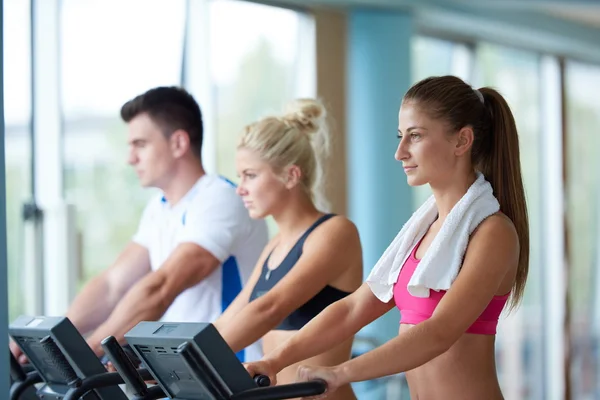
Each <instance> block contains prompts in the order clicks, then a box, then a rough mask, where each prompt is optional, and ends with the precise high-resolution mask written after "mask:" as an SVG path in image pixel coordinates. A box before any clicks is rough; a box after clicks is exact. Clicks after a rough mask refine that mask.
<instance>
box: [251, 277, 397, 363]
mask: <svg viewBox="0 0 600 400" xmlns="http://www.w3.org/2000/svg"><path fill="white" fill-rule="evenodd" d="M392 307H394V302H393V301H390V302H388V303H382V302H381V301H379V299H378V298H377V297H375V295H374V294H373V292H372V291H371V289H370V288H369V286H368V285H367V284H366V283H363V284H362V286H361V287H360V288H359V289H358V290H357V291H356V292H354V293H352V294H351V295H350V296H348V297H346V298H345V299H343V300H340V301H338V302H336V303H333V304H332V305H330V306H329V307H327V308H326V309H325V310H323V312H321V313H320V314H319V315H317V316H316V317H315V318H314V319H312V320H311V321H310V322H309V323H308V324H306V325H305V326H304V327H303V328H302V329H301V330H300V331H298V333H296V334H295V335H294V336H292V337H291V338H290V339H289V340H287V341H286V342H285V343H283V344H282V345H281V346H279V347H278V348H276V349H275V350H274V351H273V352H271V353H270V354H267V355H266V357H265V358H264V360H263V361H265V362H267V363H268V364H269V367H270V369H271V371H269V372H271V373H274V374H277V373H278V372H279V371H281V370H282V369H284V368H285V367H287V366H289V365H292V364H294V363H297V362H299V361H302V360H306V359H307V358H310V357H314V356H316V355H318V354H321V353H323V352H325V351H327V350H329V349H331V348H332V347H335V346H336V345H337V344H339V343H342V342H344V341H345V340H346V339H348V338H349V337H351V336H353V335H355V334H356V333H357V332H358V331H359V330H360V329H362V328H363V327H364V326H365V325H367V324H369V323H371V322H373V321H374V320H376V319H377V318H379V317H381V316H382V315H383V314H385V313H386V312H388V311H389V310H390V309H391V308H392ZM248 368H249V370H251V369H252V366H251V364H249V365H248Z"/></svg>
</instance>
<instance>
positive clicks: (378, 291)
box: [366, 172, 500, 303]
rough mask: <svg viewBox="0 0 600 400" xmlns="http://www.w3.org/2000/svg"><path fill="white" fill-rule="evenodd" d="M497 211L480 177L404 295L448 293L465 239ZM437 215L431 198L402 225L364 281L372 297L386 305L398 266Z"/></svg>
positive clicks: (487, 185)
mask: <svg viewBox="0 0 600 400" xmlns="http://www.w3.org/2000/svg"><path fill="white" fill-rule="evenodd" d="M499 209H500V204H499V203H498V200H497V199H496V198H495V197H494V193H493V190H492V186H491V185H490V183H489V182H488V181H486V180H485V178H484V176H483V174H482V173H480V172H477V179H476V180H475V182H474V183H473V184H472V185H471V187H470V188H469V190H468V191H467V193H466V194H465V195H464V196H463V197H462V198H461V199H460V200H459V201H458V203H456V205H455V206H454V207H453V208H452V210H451V211H450V214H448V216H447V217H446V220H445V221H444V223H443V224H442V227H441V229H440V231H439V232H438V234H437V235H436V236H435V239H434V240H433V242H432V243H431V245H430V247H429V248H428V249H427V251H426V252H425V255H424V256H423V259H422V260H421V261H420V262H419V265H418V266H417V269H416V270H415V272H414V274H413V276H412V278H411V279H410V281H409V283H408V292H409V293H410V294H411V295H413V296H416V297H429V291H430V290H436V291H438V290H448V289H450V285H451V284H452V282H453V281H454V279H456V276H457V275H458V272H459V270H460V267H461V265H462V261H463V257H464V254H465V251H466V249H467V244H468V242H469V237H470V235H471V233H473V231H474V230H475V228H477V226H478V225H479V224H480V223H481V222H482V221H483V220H484V219H485V218H487V217H488V216H490V215H492V214H495V213H496V212H498V210H499ZM437 215H438V211H437V206H436V204H435V199H434V197H433V196H431V197H429V199H427V201H425V203H424V204H423V205H422V206H421V207H419V209H418V210H417V211H415V212H414V214H413V215H412V216H411V217H410V219H409V220H408V221H407V222H406V223H405V224H404V226H403V227H402V229H401V230H400V232H399V233H398V235H397V236H396V238H395V239H394V240H393V241H392V243H391V244H390V245H389V246H388V248H387V249H386V251H385V252H384V253H383V255H382V256H381V258H380V259H379V261H377V264H375V267H373V270H372V271H371V273H370V274H369V277H368V278H367V281H366V282H367V283H368V285H369V287H370V288H371V290H372V291H373V294H375V296H377V298H378V299H379V300H381V301H382V302H384V303H386V302H388V301H390V300H391V299H392V297H393V290H394V284H395V283H396V281H397V280H398V276H399V275H400V270H401V269H402V265H404V262H405V261H406V259H407V258H408V256H409V255H410V253H411V251H412V250H413V248H414V247H415V245H416V244H417V243H418V241H419V240H421V238H423V236H424V235H425V233H427V231H428V230H429V227H430V226H431V224H432V223H433V222H434V221H435V220H436V218H437Z"/></svg>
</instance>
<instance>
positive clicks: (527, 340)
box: [475, 44, 560, 399]
mask: <svg viewBox="0 0 600 400" xmlns="http://www.w3.org/2000/svg"><path fill="white" fill-rule="evenodd" d="M539 75H540V60H539V57H538V55H536V54H533V53H529V52H524V51H519V50H515V49H510V48H505V47H500V46H495V45H490V44H481V45H480V46H478V48H477V54H476V79H475V83H476V87H481V86H492V87H494V88H496V89H497V90H498V91H500V93H501V94H502V95H503V96H504V97H505V99H506V100H507V102H508V103H509V106H510V107H511V110H512V112H513V114H514V116H515V119H516V123H517V128H518V130H519V138H520V143H519V145H520V152H521V168H522V173H523V180H524V185H525V194H526V199H527V205H528V212H529V229H530V241H531V246H530V263H529V278H528V281H527V287H526V290H525V296H524V299H523V302H522V304H521V306H520V308H519V309H518V310H517V311H513V312H512V313H511V314H510V315H509V316H506V317H505V318H504V319H502V320H501V323H500V325H499V336H498V340H497V355H498V360H497V362H498V372H499V375H500V378H501V384H502V386H503V388H504V390H505V392H506V393H518V395H519V396H521V397H520V398H522V399H542V398H543V388H544V373H543V360H544V358H543V355H544V353H543V347H542V346H543V342H544V320H543V297H542V296H543V293H542V285H543V268H542V265H541V252H542V249H543V248H542V242H541V241H542V237H541V230H540V226H541V217H542V214H541V210H542V205H543V204H542V193H541V186H540V184H541V176H542V175H541V174H542V170H541V168H540V165H541V164H540V163H541V158H540V157H541V155H540V149H541V143H542V142H541V140H542V134H541V131H540V126H541V125H540V107H541V106H540V101H541V100H540V82H539ZM557 179H560V177H557Z"/></svg>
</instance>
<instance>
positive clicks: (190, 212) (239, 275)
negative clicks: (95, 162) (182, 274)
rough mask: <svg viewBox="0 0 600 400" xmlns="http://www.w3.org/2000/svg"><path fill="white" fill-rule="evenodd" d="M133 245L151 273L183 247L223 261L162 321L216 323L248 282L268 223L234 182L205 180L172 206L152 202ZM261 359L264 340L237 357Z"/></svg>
mask: <svg viewBox="0 0 600 400" xmlns="http://www.w3.org/2000/svg"><path fill="white" fill-rule="evenodd" d="M133 241H134V242H136V243H138V244H140V245H142V246H144V247H146V248H147V249H148V251H149V253H150V263H151V266H152V270H153V271H155V270H157V269H158V268H160V267H161V266H162V265H163V263H164V262H165V260H166V259H167V258H168V257H169V256H170V254H171V253H172V252H173V250H175V248H176V247H177V246H178V245H179V244H181V243H195V244H197V245H199V246H201V247H202V248H204V249H205V250H207V251H209V252H210V253H211V254H213V255H214V256H215V257H216V258H217V259H218V260H219V261H221V265H220V266H219V267H218V268H217V269H216V270H215V271H213V272H212V273H211V274H210V275H209V276H207V277H206V278H204V279H203V280H202V281H201V282H200V283H198V284H197V285H195V286H193V287H191V288H189V289H187V290H185V291H184V292H182V293H181V294H179V296H177V297H176V298H175V301H174V302H173V303H172V304H171V306H170V307H169V308H168V309H167V311H166V312H165V314H164V315H163V316H162V318H161V321H168V322H214V321H215V320H216V319H217V318H218V317H219V316H220V315H221V313H222V312H223V311H224V310H225V309H226V308H227V307H228V306H229V304H230V303H231V302H232V301H233V299H235V297H236V296H237V295H238V293H239V292H240V291H241V289H242V287H243V285H245V284H246V283H247V282H248V278H249V277H250V275H251V273H252V270H253V269H254V266H255V265H256V262H257V260H258V258H259V256H260V254H261V252H262V250H263V248H264V247H265V245H266V244H267V241H268V232H267V225H266V223H265V222H264V220H254V219H252V218H250V216H249V215H248V211H247V210H246V209H245V207H244V205H243V202H242V200H241V199H240V197H239V196H238V195H237V194H236V193H235V185H234V184H233V183H231V182H229V181H228V180H226V179H225V178H222V177H219V176H216V175H204V176H202V177H201V178H200V179H199V180H198V182H196V184H195V185H194V186H193V187H192V188H191V189H190V190H189V191H188V193H187V194H186V195H185V196H184V197H183V198H182V199H181V200H180V201H179V202H178V203H177V204H175V206H173V207H171V206H170V205H169V204H168V202H167V200H166V199H165V197H164V196H162V195H159V196H157V197H156V198H154V199H152V200H151V201H150V202H149V203H148V205H147V206H146V209H145V210H144V213H143V214H142V219H141V221H140V224H139V228H138V231H137V233H136V234H135V235H134V237H133ZM261 356H262V349H261V346H260V341H259V342H257V343H255V344H253V345H251V346H249V347H248V348H246V349H245V351H243V352H241V354H238V357H239V358H240V359H241V360H243V361H253V360H257V359H259V358H260V357H261Z"/></svg>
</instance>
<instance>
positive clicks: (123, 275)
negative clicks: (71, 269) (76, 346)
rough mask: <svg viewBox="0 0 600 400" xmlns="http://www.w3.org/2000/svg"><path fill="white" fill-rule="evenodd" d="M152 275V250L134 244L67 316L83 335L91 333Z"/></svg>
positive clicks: (88, 287) (79, 297) (91, 283)
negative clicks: (136, 286) (137, 283)
mask: <svg viewBox="0 0 600 400" xmlns="http://www.w3.org/2000/svg"><path fill="white" fill-rule="evenodd" d="M149 272H150V256H149V254H148V250H147V249H146V248H145V247H143V246H141V245H139V244H137V243H134V242H131V243H130V244H128V245H127V247H126V248H125V250H123V252H121V254H120V255H119V257H117V260H116V261H115V263H114V264H113V265H111V266H110V267H109V268H108V269H107V270H105V271H103V272H102V273H101V274H100V275H98V276H96V277H94V278H93V279H91V280H90V281H89V282H88V283H87V284H86V285H85V286H84V288H83V289H82V290H81V292H80V293H79V294H78V295H77V297H75V300H74V301H73V303H72V304H71V306H70V307H69V310H68V311H67V315H66V316H67V317H68V318H69V319H70V320H71V322H72V323H73V325H75V327H76V328H77V329H78V330H79V332H81V334H82V335H85V334H88V333H90V332H91V331H93V330H95V329H96V328H98V326H100V325H101V324H102V323H103V322H104V321H105V320H106V319H107V318H108V316H109V315H110V313H111V312H112V311H113V309H114V308H115V307H116V305H117V304H118V303H119V301H120V300H121V299H122V298H123V296H124V295H125V293H127V291H128V290H129V289H130V288H131V287H132V286H133V285H134V284H135V283H136V282H137V281H139V280H140V279H142V277H143V276H144V275H147V274H148V273H149Z"/></svg>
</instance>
